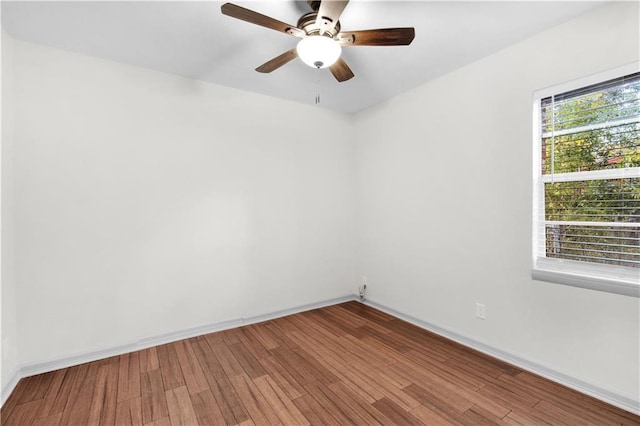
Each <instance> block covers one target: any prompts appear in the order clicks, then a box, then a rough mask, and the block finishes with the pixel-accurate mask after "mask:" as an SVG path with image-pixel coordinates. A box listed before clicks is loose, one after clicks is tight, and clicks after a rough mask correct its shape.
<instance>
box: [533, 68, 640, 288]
mask: <svg viewBox="0 0 640 426" xmlns="http://www.w3.org/2000/svg"><path fill="white" fill-rule="evenodd" d="M638 71H640V62H633V63H630V64H627V65H623V66H621V67H617V68H614V69H611V70H607V71H604V72H600V73H597V74H592V75H589V76H587V77H583V78H579V79H576V80H572V81H568V82H565V83H562V84H558V85H554V86H551V87H547V88H545V89H541V90H538V91H536V92H534V94H533V132H532V133H533V144H532V146H533V161H532V163H533V209H532V210H533V217H532V219H533V223H532V269H531V278H532V279H533V280H536V281H546V282H551V283H556V284H563V285H569V286H574V287H581V288H587V289H591V290H598V291H605V292H609V293H616V294H622V295H626V296H632V297H637V298H640V269H637V270H636V268H632V267H623V266H615V265H605V264H598V263H590V262H579V261H574V260H568V259H560V258H550V257H546V253H540V252H539V248H540V247H542V246H541V245H540V244H541V242H544V241H545V240H544V239H545V230H544V226H541V224H540V221H541V220H544V217H545V205H544V184H545V183H546V182H548V181H549V179H550V178H549V177H548V176H549V175H543V174H542V168H541V167H542V159H541V155H540V152H541V149H542V137H541V136H542V135H541V133H540V131H541V129H540V127H541V126H540V124H541V123H540V121H541V114H540V113H541V101H542V99H544V98H548V97H550V96H553V95H558V94H561V93H565V92H569V91H571V90H575V89H579V88H582V87H586V86H590V85H593V84H597V83H600V82H604V81H607V80H612V79H614V78H618V77H622V76H625V75H629V74H633V73H637V72H638ZM545 176H547V177H545ZM585 177H586V178H588V179H593V180H600V179H607V178H608V179H618V178H640V167H632V168H624V169H611V170H599V171H591V172H575V173H566V174H565V176H559V175H555V177H554V178H552V179H555V181H556V182H558V181H560V180H565V179H567V180H574V179H575V180H579V179H580V178H585ZM559 179H560V180H559ZM634 270H635V271H634Z"/></svg>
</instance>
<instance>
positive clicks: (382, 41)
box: [338, 28, 416, 46]
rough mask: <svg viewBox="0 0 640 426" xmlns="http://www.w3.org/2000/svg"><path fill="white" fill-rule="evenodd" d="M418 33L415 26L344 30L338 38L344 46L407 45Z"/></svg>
mask: <svg viewBox="0 0 640 426" xmlns="http://www.w3.org/2000/svg"><path fill="white" fill-rule="evenodd" d="M415 35H416V31H415V29H414V28H381V29H378V30H362V31H343V32H341V33H340V34H338V40H339V41H340V44H342V45H343V46H406V45H408V44H411V42H412V41H413V38H414V37H415Z"/></svg>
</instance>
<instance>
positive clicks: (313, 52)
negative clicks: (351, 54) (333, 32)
mask: <svg viewBox="0 0 640 426" xmlns="http://www.w3.org/2000/svg"><path fill="white" fill-rule="evenodd" d="M296 51H297V52H298V56H299V57H300V59H302V62H304V63H305V64H307V65H309V66H310V67H313V68H327V67H330V66H331V65H333V64H334V63H335V62H336V61H337V60H338V58H339V57H340V53H342V47H341V46H340V44H339V43H338V42H337V41H335V40H334V39H332V38H329V37H325V36H319V35H314V36H309V37H306V38H303V39H302V40H300V41H299V42H298V46H297V47H296Z"/></svg>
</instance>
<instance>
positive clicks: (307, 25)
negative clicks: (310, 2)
mask: <svg viewBox="0 0 640 426" xmlns="http://www.w3.org/2000/svg"><path fill="white" fill-rule="evenodd" d="M317 17H318V12H309V13H307V14H304V15H302V16H301V17H300V19H298V25H297V27H298V28H301V29H303V30H304V32H305V33H307V35H326V36H329V37H331V38H334V37H335V36H336V35H337V34H338V33H339V32H340V21H337V22H336V25H335V26H334V27H333V28H331V26H327V25H324V27H326V28H324V29H323V30H322V31H321V28H320V27H319V26H318V24H317V22H316V21H317ZM323 21H328V22H332V21H331V19H329V18H327V17H324V18H323Z"/></svg>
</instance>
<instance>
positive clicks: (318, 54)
mask: <svg viewBox="0 0 640 426" xmlns="http://www.w3.org/2000/svg"><path fill="white" fill-rule="evenodd" d="M307 3H308V4H309V5H310V6H311V9H312V10H313V11H312V12H309V13H306V14H304V15H302V16H301V17H300V19H298V24H297V25H290V24H287V23H284V22H281V21H278V20H276V19H274V18H271V17H269V16H266V15H262V14H260V13H258V12H254V11H253V10H250V9H246V8H244V7H241V6H238V5H235V4H232V3H225V4H223V5H222V7H221V9H222V13H223V14H225V15H228V16H231V17H232V18H236V19H241V20H243V21H246V22H250V23H252V24H256V25H260V26H262V27H266V28H270V29H272V30H276V31H280V32H283V33H285V34H288V35H291V36H294V37H298V38H300V39H301V40H300V41H299V42H298V45H297V46H296V47H294V48H293V49H290V50H287V51H286V52H284V53H283V54H281V55H278V56H276V57H275V58H273V59H271V60H270V61H267V62H265V63H264V64H262V65H260V66H259V67H258V68H256V71H258V72H262V73H269V72H271V71H275V70H277V69H278V68H280V67H281V66H283V65H284V64H286V63H288V62H290V61H292V60H294V59H295V58H296V57H299V58H300V59H301V60H302V61H303V62H304V63H305V64H307V65H309V66H311V67H314V68H329V70H330V71H331V73H332V74H333V76H334V77H335V78H336V80H338V81H339V82H343V81H347V80H349V79H350V78H352V77H353V71H351V69H350V68H349V66H348V65H347V63H346V62H345V61H344V59H342V58H341V57H340V54H341V53H342V46H401V45H409V44H411V42H412V41H413V38H414V36H415V30H414V29H413V28H410V27H409V28H382V29H377V30H359V31H342V29H341V25H340V21H339V19H340V15H341V14H342V12H343V11H344V9H345V7H346V6H347V3H349V0H322V1H320V0H307Z"/></svg>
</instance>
